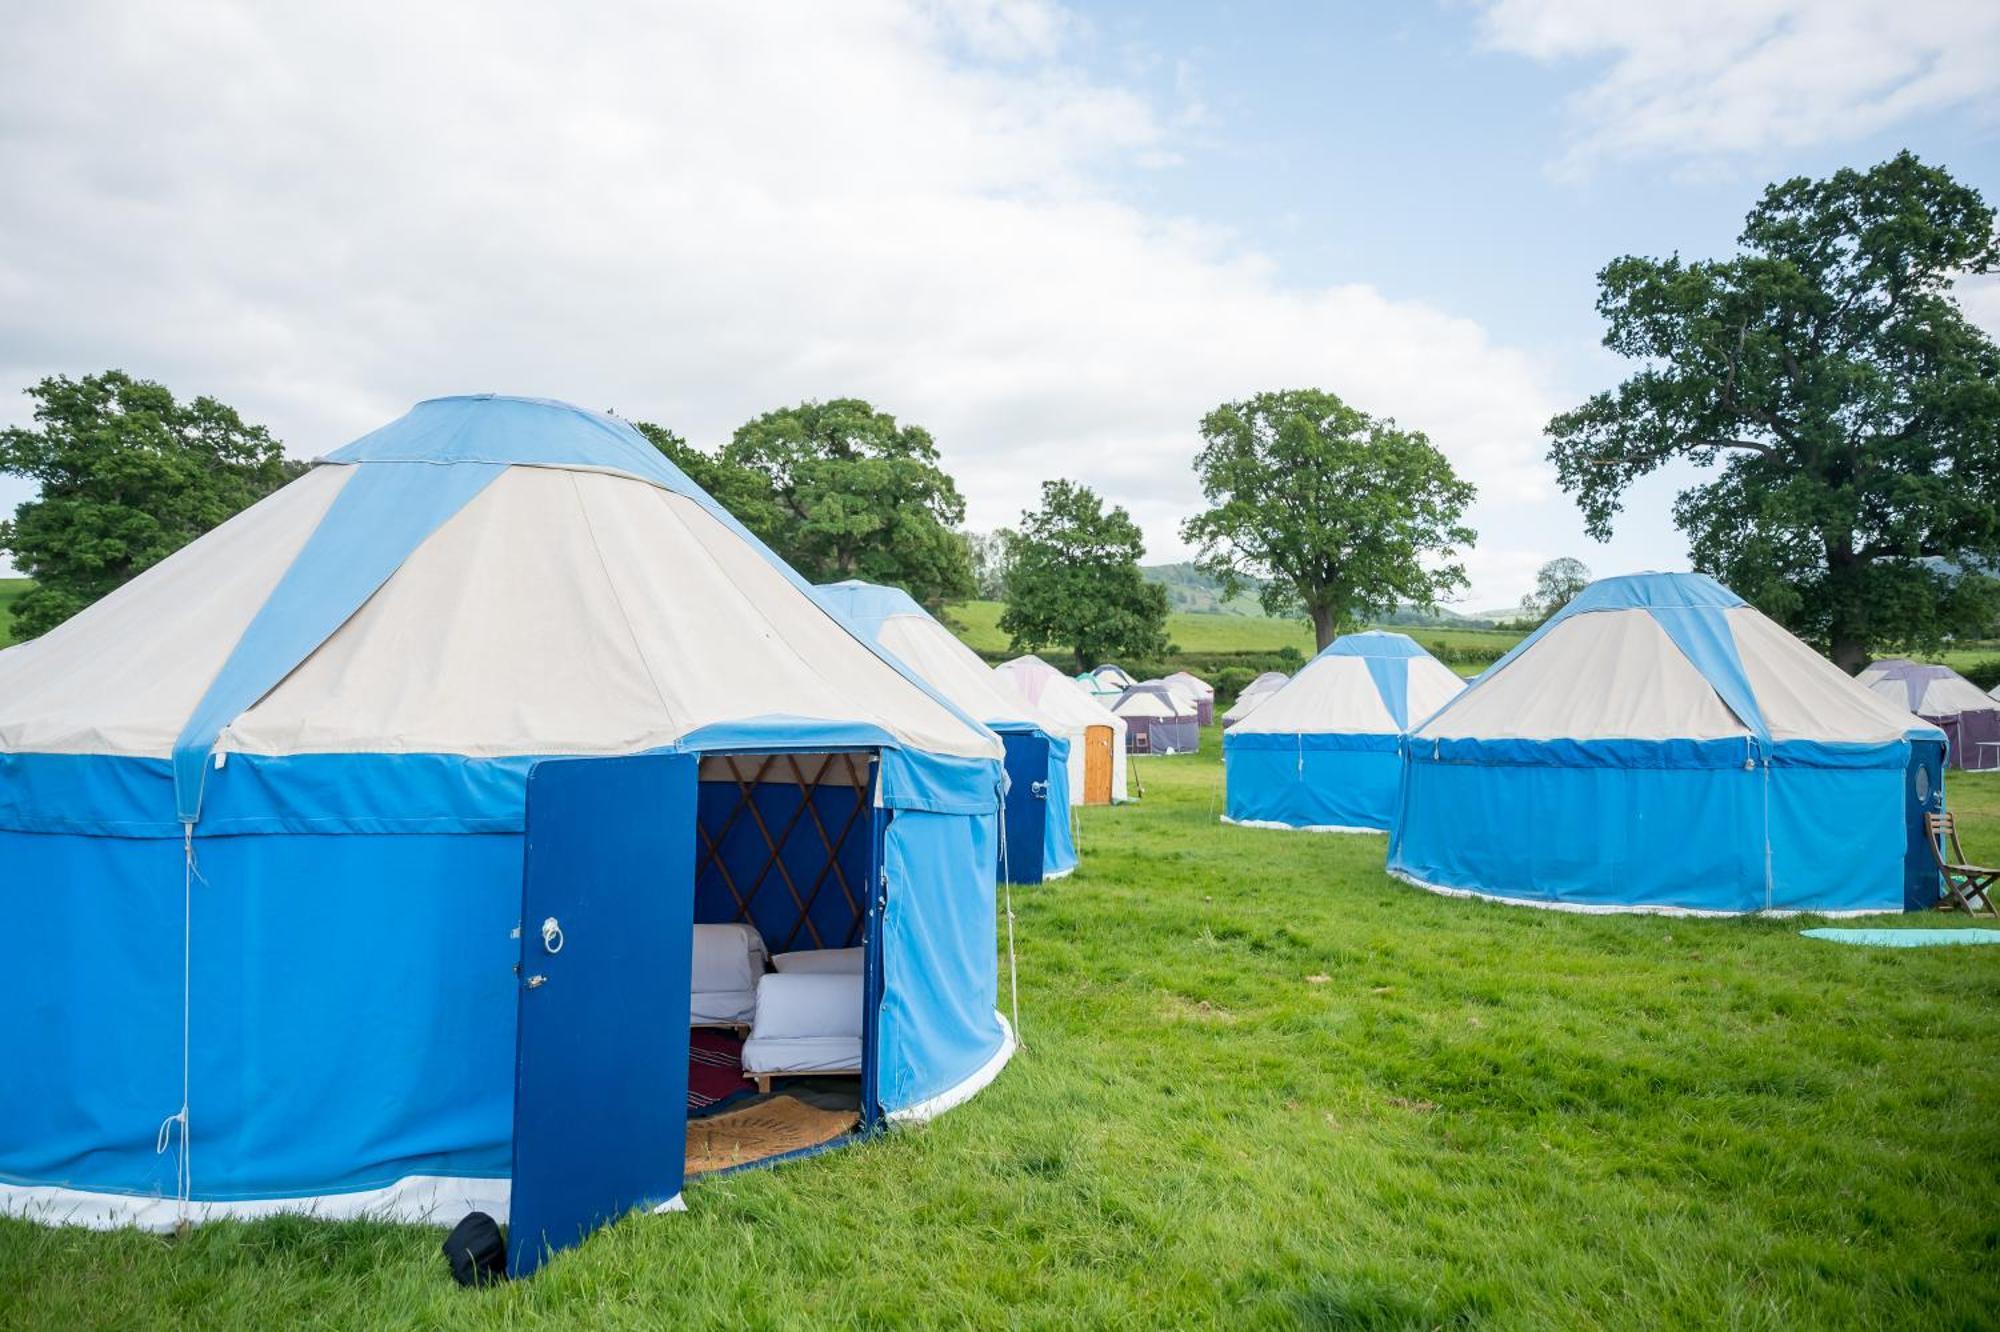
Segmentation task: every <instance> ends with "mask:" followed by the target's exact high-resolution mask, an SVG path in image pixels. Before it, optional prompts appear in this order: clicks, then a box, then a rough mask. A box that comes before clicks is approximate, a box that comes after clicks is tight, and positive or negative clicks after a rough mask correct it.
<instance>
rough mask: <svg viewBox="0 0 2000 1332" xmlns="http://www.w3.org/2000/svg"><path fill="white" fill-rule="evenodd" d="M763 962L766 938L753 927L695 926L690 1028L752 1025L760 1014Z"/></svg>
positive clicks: (689, 1016)
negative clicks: (758, 1003) (753, 1020)
mask: <svg viewBox="0 0 2000 1332" xmlns="http://www.w3.org/2000/svg"><path fill="white" fill-rule="evenodd" d="M764 962H765V952H764V939H763V936H761V935H759V934H758V933H757V931H756V929H755V928H754V927H753V926H749V925H697V926H695V927H694V966H693V968H692V971H693V978H692V984H691V987H690V995H689V999H690V1003H689V1015H688V1022H689V1025H691V1026H696V1027H740V1026H747V1025H749V1023H750V1020H751V1019H752V1018H753V1017H755V1016H756V1013H757V982H758V981H759V980H761V979H763V976H764Z"/></svg>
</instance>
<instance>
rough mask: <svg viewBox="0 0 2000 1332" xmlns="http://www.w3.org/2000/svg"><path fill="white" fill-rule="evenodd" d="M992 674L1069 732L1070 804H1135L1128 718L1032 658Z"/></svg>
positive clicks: (1016, 660) (1018, 660)
mask: <svg viewBox="0 0 2000 1332" xmlns="http://www.w3.org/2000/svg"><path fill="white" fill-rule="evenodd" d="M993 669H994V670H995V671H996V672H998V673H999V675H1000V677H1001V678H1002V679H1004V680H1005V681H1007V683H1008V684H1009V685H1010V686H1012V687H1013V689H1014V692H1016V693H1018V694H1019V695H1020V696H1021V697H1022V698H1025V699H1026V700H1028V702H1030V703H1032V704H1034V705H1035V706H1036V707H1038V708H1040V709H1041V710H1042V711H1043V712H1045V713H1047V714H1048V715H1049V716H1051V717H1053V718H1055V719H1056V720H1057V721H1059V722H1062V723H1063V724H1064V725H1066V726H1067V727H1068V728H1069V798H1070V803H1071V804H1075V805H1110V804H1118V803H1122V802H1124V801H1125V800H1128V799H1130V797H1129V796H1128V795H1127V794H1126V791H1127V783H1126V771H1125V719H1124V718H1123V717H1120V716H1118V715H1117V714H1116V713H1114V712H1112V711H1111V709H1110V708H1107V707H1105V706H1104V705H1103V704H1102V703H1100V702H1098V701H1097V700H1096V699H1095V698H1093V697H1091V696H1089V695H1086V694H1084V693H1083V692H1082V691H1081V690H1079V689H1077V688H1076V686H1075V682H1074V681H1072V680H1071V679H1070V678H1069V677H1068V676H1067V675H1064V674H1063V673H1062V672H1061V671H1059V670H1057V669H1056V668H1055V667H1053V666H1051V665H1049V664H1048V663H1047V662H1045V661H1043V660H1042V659H1041V658H1040V657H1037V656H1034V655H1032V654H1031V655H1029V656H1025V657H1016V658H1014V659H1013V660H1012V661H1006V662H1002V663H1000V665H998V666H996V667H994V668H993Z"/></svg>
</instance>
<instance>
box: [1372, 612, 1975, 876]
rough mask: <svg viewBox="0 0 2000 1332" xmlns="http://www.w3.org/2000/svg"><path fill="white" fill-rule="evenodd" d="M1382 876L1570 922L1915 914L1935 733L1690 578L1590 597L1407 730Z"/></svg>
mask: <svg viewBox="0 0 2000 1332" xmlns="http://www.w3.org/2000/svg"><path fill="white" fill-rule="evenodd" d="M1405 756H1406V763H1405V768H1404V774H1403V785H1402V792H1401V798H1400V806H1399V813H1398V818H1397V821H1396V827H1395V830H1394V832H1393V833H1392V834H1391V837H1390V842H1389V869H1390V871H1391V872H1392V873H1394V874H1397V875H1399V876H1401V877H1403V878H1405V879H1407V880H1409V881H1411V882H1413V883H1416V884H1419V885H1421V886H1424V887H1428V888H1433V889H1437V890H1440V891H1445V892H1453V893H1470V894H1476V895H1480V896H1486V897H1494V898H1500V899H1504V900H1507V901H1514V902H1526V903H1533V904H1535V905H1540V906H1553V907H1562V908H1568V909H1573V910H1586V911H1630V910H1681V911H1700V912H1713V913H1731V912H1751V911H1766V910H1784V911H1813V912H1826V913H1843V912H1863V911H1900V910H1903V909H1905V908H1920V907H1925V906H1929V905H1931V904H1933V903H1934V902H1936V900H1937V897H1938V878H1937V871H1936V868H1935V866H1934V865H1933V863H1932V860H1931V855H1930V851H1929V848H1928V846H1927V845H1926V843H1925V837H1924V829H1923V814H1924V812H1925V810H1926V809H1929V808H1935V807H1936V802H1937V801H1938V800H1939V799H1941V797H1942V782H1943V772H1942V762H1943V757H1944V736H1943V733H1942V732H1940V731H1939V730H1938V729H1937V728H1936V727H1935V726H1931V725H1929V724H1928V723H1926V722H1922V721H1919V720H1918V719H1917V718H1915V717H1913V716H1911V715H1910V714H1909V713H1908V712H1906V711H1904V710H1903V709H1902V708H1900V707H1897V706H1895V705H1894V704H1893V703H1891V702H1890V701H1888V700H1886V699H1883V698H1881V697H1879V696H1877V695H1876V694H1874V693H1871V692H1870V691H1869V690H1868V689H1867V688H1866V687H1864V686H1862V685H1860V684H1858V683H1856V682H1855V681H1854V680H1852V679H1850V678H1849V677H1848V676H1847V674H1846V673H1845V672H1843V671H1841V670H1840V669H1839V668H1838V667H1836V666H1834V665H1833V664H1832V663H1831V662H1829V661H1827V660H1826V658H1824V657H1822V656H1820V655H1819V654H1818V653H1817V652H1815V651H1813V650H1812V649H1811V648H1810V647H1808V646H1806V645H1805V644H1804V643H1802V642H1800V641H1799V640H1798V639H1796V638H1794V637H1793V636H1792V635H1791V634H1789V633H1787V632H1786V631H1785V630H1784V629H1782V628H1780V627H1779V626H1778V625H1777V624H1776V623H1775V622H1773V621H1772V620H1770V619H1769V618H1767V617H1766V616H1765V615H1763V614H1762V613H1761V612H1759V611H1758V610H1757V609H1756V608H1754V607H1752V606H1750V605H1748V604H1747V603H1746V602H1744V601H1743V599H1742V598H1740V597H1738V596H1737V595H1736V594H1735V593H1733V592H1731V591H1730V590H1729V589H1728V588H1726V587H1724V586H1722V585H1721V584H1720V583H1718V582H1716V581H1715V580H1714V579H1712V578H1708V577H1705V576H1703V575H1700V574H1633V575H1630V576H1627V577H1622V578H1606V579H1603V580H1601V581H1599V582H1596V583H1592V584H1591V585H1590V586H1589V587H1588V588H1586V589H1585V590H1584V591H1583V592H1582V593H1581V594H1580V595H1579V596H1578V597H1577V598H1576V599H1575V600H1574V601H1572V602H1570V603H1569V605H1567V606H1565V607H1564V608H1563V609H1562V610H1560V611H1558V612H1557V613H1556V614H1555V615H1554V616H1552V617H1550V619H1549V620H1548V622H1547V623H1545V624H1543V625H1542V626H1541V627H1540V628H1539V629H1537V630H1536V631H1535V632H1534V633H1533V634H1530V635H1529V636H1528V638H1527V639H1525V640H1524V641H1523V642H1522V643H1521V644H1520V646H1518V647H1516V648H1515V649H1514V650H1513V651H1512V652H1510V653H1508V654H1507V655H1506V656H1505V657H1503V658H1501V660H1500V661H1499V662H1497V663H1496V664H1495V665H1494V666H1493V667H1492V668H1491V669H1490V670H1488V671H1487V672H1486V673H1485V674H1483V675H1481V676H1480V677H1479V678H1478V679H1477V680H1475V681H1474V682H1473V683H1472V685H1471V686H1470V687H1469V688H1468V689H1466V691H1465V692H1464V693H1462V694H1460V695H1459V696H1458V697H1457V699H1455V700H1454V701H1453V702H1451V703H1450V704H1448V705H1446V706H1445V708H1444V709H1443V710H1442V711H1441V712H1439V713H1437V715H1435V716H1433V717H1431V718H1430V719H1429V720H1428V721H1425V722H1423V723H1422V724H1420V725H1418V726H1416V727H1415V728H1414V729H1413V730H1412V731H1411V733H1410V736H1409V738H1408V740H1407V741H1406V743H1405Z"/></svg>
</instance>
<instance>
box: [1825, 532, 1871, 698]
mask: <svg viewBox="0 0 2000 1332" xmlns="http://www.w3.org/2000/svg"><path fill="white" fill-rule="evenodd" d="M1826 564H1827V575H1828V577H1827V583H1828V588H1827V590H1828V591H1829V592H1831V593H1832V594H1833V614H1832V616H1831V617H1830V619H1829V622H1828V624H1827V627H1826V639H1827V642H1826V646H1827V655H1828V656H1830V657H1832V658H1833V664H1834V665H1836V666H1838V667H1840V669H1841V670H1843V671H1846V672H1847V673H1848V674H1849V675H1858V674H1860V672H1861V668H1862V667H1863V666H1866V665H1867V664H1868V648H1869V640H1868V632H1867V624H1866V623H1865V620H1864V617H1863V616H1862V615H1861V614H1860V613H1858V611H1857V610H1856V607H1857V606H1858V605H1859V604H1860V598H1859V596H1858V595H1857V593H1856V590H1855V586H1854V585H1855V584H1856V583H1858V582H1860V580H1861V574H1862V568H1863V565H1862V560H1861V557H1860V556H1858V555H1856V554H1855V553H1854V543H1853V542H1852V541H1833V542H1830V543H1829V544H1828V548H1827V552H1826Z"/></svg>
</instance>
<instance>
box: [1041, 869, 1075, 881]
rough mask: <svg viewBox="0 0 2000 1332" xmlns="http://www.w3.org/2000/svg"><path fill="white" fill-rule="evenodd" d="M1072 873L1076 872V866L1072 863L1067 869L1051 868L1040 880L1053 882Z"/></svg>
mask: <svg viewBox="0 0 2000 1332" xmlns="http://www.w3.org/2000/svg"><path fill="white" fill-rule="evenodd" d="M1074 873H1076V866H1074V865H1071V866H1070V867H1069V868H1068V869H1059V870H1052V871H1050V872H1049V873H1047V874H1044V875H1043V876H1042V882H1043V883H1054V882H1055V881H1056V880H1057V879H1067V878H1068V877H1069V876H1070V875H1072V874H1074Z"/></svg>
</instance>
